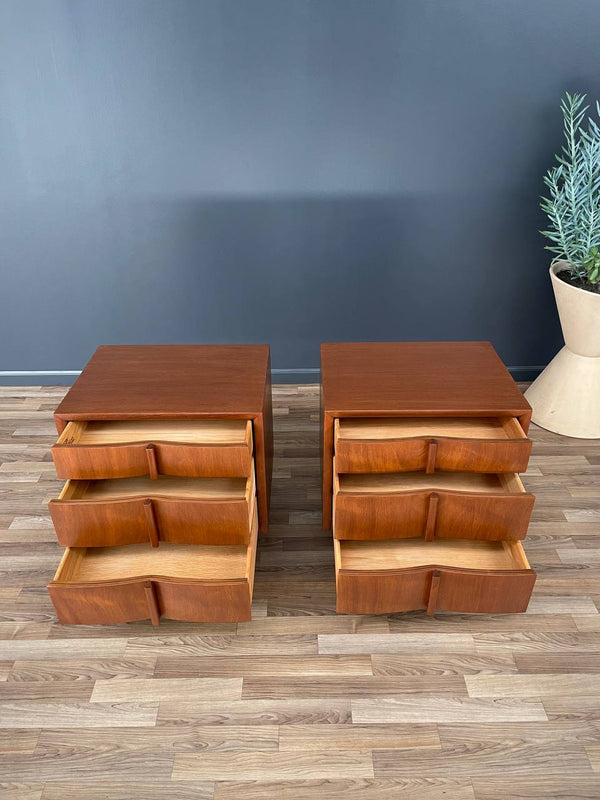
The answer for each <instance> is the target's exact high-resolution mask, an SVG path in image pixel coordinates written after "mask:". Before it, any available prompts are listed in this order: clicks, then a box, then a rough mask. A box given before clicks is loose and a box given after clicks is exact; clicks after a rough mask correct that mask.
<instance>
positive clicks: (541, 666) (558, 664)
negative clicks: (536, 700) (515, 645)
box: [514, 653, 600, 675]
mask: <svg viewBox="0 0 600 800" xmlns="http://www.w3.org/2000/svg"><path fill="white" fill-rule="evenodd" d="M514 659H515V663H516V665H517V668H518V670H519V672H520V673H529V674H531V675H542V674H544V673H550V674H559V673H575V672H584V673H593V672H600V654H598V653H577V654H576V655H575V656H572V655H569V654H568V653H516V654H515V656H514Z"/></svg>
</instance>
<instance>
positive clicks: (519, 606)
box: [336, 566, 536, 614]
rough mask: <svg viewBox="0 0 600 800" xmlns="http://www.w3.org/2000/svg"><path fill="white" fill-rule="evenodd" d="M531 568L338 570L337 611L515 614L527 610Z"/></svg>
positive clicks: (531, 575)
mask: <svg viewBox="0 0 600 800" xmlns="http://www.w3.org/2000/svg"><path fill="white" fill-rule="evenodd" d="M535 579H536V575H535V573H534V572H533V570H514V571H510V570H507V571H504V570H498V571H496V570H489V571H488V570H470V569H459V568H455V567H441V566H440V567H434V566H423V567H414V568H411V569H403V570H389V571H388V570H381V571H372V572H368V571H350V570H338V571H337V575H336V583H337V607H336V608H337V611H338V612H339V613H342V614H393V613H396V612H401V611H413V610H419V609H427V612H428V613H429V614H433V613H435V611H460V612H464V613H484V614H513V613H519V612H522V611H525V610H526V609H527V605H528V603H529V598H530V596H531V592H532V591H533V586H534V584H535Z"/></svg>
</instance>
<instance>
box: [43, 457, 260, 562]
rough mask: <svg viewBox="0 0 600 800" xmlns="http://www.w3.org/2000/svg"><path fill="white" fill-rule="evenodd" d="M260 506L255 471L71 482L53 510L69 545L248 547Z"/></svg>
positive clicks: (61, 540)
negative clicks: (221, 475) (236, 474)
mask: <svg viewBox="0 0 600 800" xmlns="http://www.w3.org/2000/svg"><path fill="white" fill-rule="evenodd" d="M255 503H256V497H255V485H254V472H252V473H251V475H250V477H249V478H177V477H170V476H165V475H160V476H159V477H158V478H157V479H156V480H151V479H150V478H113V479H107V480H98V481H76V480H71V481H67V483H66V484H65V487H64V489H63V490H62V492H61V494H60V496H59V498H58V500H51V501H50V503H49V504H48V508H49V509H50V515H51V516H52V521H53V523H54V527H55V529H56V535H57V538H58V541H59V544H61V545H63V546H64V547H109V546H115V545H124V544H136V543H141V542H149V543H150V544H151V545H152V546H154V547H157V546H158V544H159V542H178V543H180V544H215V545H221V544H222V545H244V544H248V542H249V540H250V532H251V528H252V518H253V515H254V506H255Z"/></svg>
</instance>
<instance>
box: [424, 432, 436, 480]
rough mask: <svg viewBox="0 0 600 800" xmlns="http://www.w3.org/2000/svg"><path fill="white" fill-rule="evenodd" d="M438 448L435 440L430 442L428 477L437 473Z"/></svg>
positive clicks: (426, 466) (427, 464)
mask: <svg viewBox="0 0 600 800" xmlns="http://www.w3.org/2000/svg"><path fill="white" fill-rule="evenodd" d="M437 446H438V443H437V442H436V440H435V439H430V440H429V448H428V449H427V463H426V465H425V473H426V474H427V475H431V473H432V472H435V459H436V456H437Z"/></svg>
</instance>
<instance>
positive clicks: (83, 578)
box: [48, 510, 258, 625]
mask: <svg viewBox="0 0 600 800" xmlns="http://www.w3.org/2000/svg"><path fill="white" fill-rule="evenodd" d="M257 533H258V521H257V517H256V510H255V511H254V517H253V524H252V535H251V540H250V543H249V545H248V546H246V547H244V546H209V545H177V544H163V545H161V546H160V547H159V548H152V547H150V546H149V545H147V544H143V545H126V546H123V547H106V548H91V549H87V548H69V549H67V550H66V551H65V555H64V557H63V559H62V561H61V563H60V565H59V567H58V570H57V572H56V575H55V576H54V580H53V581H52V582H51V583H50V584H49V585H48V592H49V594H50V597H51V598H52V602H53V603H54V607H55V609H56V612H57V615H58V618H59V620H60V621H61V622H62V623H66V624H74V625H96V624H110V623H119V622H133V621H136V620H141V619H151V620H152V622H153V623H154V624H155V625H158V623H159V621H160V618H161V617H165V618H167V619H177V620H182V621H185V622H242V621H247V620H249V619H250V616H251V605H252V590H253V584H254V567H255V560H256V543H257V542H256V539H257Z"/></svg>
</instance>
